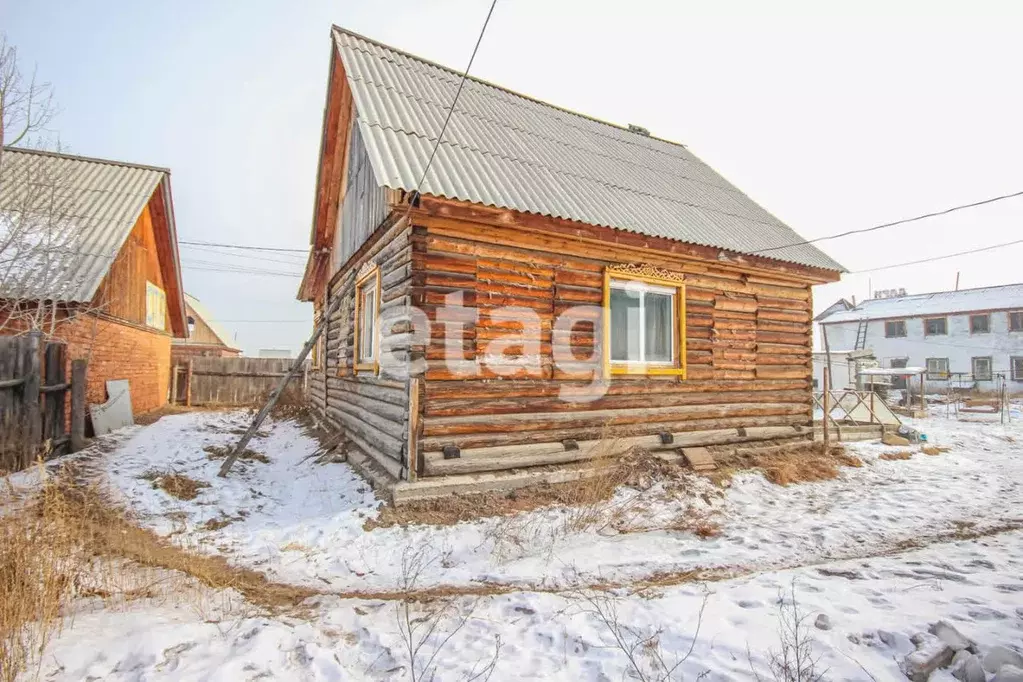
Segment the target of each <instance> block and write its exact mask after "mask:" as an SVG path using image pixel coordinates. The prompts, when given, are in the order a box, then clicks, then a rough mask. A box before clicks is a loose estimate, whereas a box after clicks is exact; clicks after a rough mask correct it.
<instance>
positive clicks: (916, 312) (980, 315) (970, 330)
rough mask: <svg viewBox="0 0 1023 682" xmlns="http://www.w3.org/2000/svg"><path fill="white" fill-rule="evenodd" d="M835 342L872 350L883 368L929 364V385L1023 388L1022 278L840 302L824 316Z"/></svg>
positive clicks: (824, 330)
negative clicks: (992, 284) (1003, 384)
mask: <svg viewBox="0 0 1023 682" xmlns="http://www.w3.org/2000/svg"><path fill="white" fill-rule="evenodd" d="M816 319H817V321H818V322H820V324H821V335H822V336H821V338H822V342H823V339H824V335H825V334H826V335H827V342H828V344H829V345H830V347H831V348H843V349H845V348H853V349H856V350H860V349H870V350H872V351H873V353H874V356H875V357H876V358H877V359H878V360H879V361H880V363H881V366H882V367H905V366H907V365H908V366H920V367H926V368H927V376H926V388H927V390H932V391H933V390H940V389H943V388H946V387H947V386H948V385H949V381H950V379H951V381H952V382H954V383H955V384H956V385H958V386H960V387H964V388H967V387H975V388H977V389H979V390H987V391H991V390H996V389H998V388H999V387H1000V386H1001V381H1002V379H1003V377H1004V380H1005V381H1006V382H1008V388H1009V391H1013V392H1016V391H1023V284H1008V285H1005V286H999V287H986V288H983V289H964V290H961V291H942V292H938V293H934V294H919V295H915V296H897V297H893V298H880V299H870V300H867V301H863V302H862V303H860V304H859V305H853V304H851V303H848V302H847V301H839V302H838V303H837V304H835V305H833V306H831V307H829V308H828V309H827V310H825V311H824V312H823V313H821V314H820V315H819V316H818V317H817V318H816Z"/></svg>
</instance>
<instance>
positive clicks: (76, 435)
mask: <svg viewBox="0 0 1023 682" xmlns="http://www.w3.org/2000/svg"><path fill="white" fill-rule="evenodd" d="M87 377H88V361H86V360H83V359H78V360H72V361H71V452H78V451H79V450H82V449H83V448H85V444H86V442H85V392H86V387H87Z"/></svg>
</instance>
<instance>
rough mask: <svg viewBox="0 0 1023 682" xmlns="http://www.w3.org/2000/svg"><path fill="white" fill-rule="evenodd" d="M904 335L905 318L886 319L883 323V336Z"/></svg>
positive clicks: (896, 336) (891, 337)
mask: <svg viewBox="0 0 1023 682" xmlns="http://www.w3.org/2000/svg"><path fill="white" fill-rule="evenodd" d="M905 335H906V321H905V320H888V321H887V322H885V323H884V337H885V338H886V339H895V338H899V337H903V336H905Z"/></svg>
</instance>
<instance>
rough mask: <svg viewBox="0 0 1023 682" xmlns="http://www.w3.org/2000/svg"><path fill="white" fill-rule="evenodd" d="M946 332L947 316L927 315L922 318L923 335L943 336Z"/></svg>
mask: <svg viewBox="0 0 1023 682" xmlns="http://www.w3.org/2000/svg"><path fill="white" fill-rule="evenodd" d="M946 334H948V318H945V317H929V318H927V319H925V320H924V336H945V335H946Z"/></svg>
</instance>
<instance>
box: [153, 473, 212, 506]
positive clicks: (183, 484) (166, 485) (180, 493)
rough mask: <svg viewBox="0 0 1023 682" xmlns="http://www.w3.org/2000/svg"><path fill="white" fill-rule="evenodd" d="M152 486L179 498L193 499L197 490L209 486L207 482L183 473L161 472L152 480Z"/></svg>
mask: <svg viewBox="0 0 1023 682" xmlns="http://www.w3.org/2000/svg"><path fill="white" fill-rule="evenodd" d="M153 486H154V487H156V488H159V489H160V490H162V491H164V492H165V493H167V494H168V495H170V496H172V497H176V498H178V499H179V500H194V499H195V498H197V497H198V496H199V491H200V490H202V489H203V488H209V487H210V484H209V483H203V482H202V481H197V480H195V479H194V478H189V477H188V476H185V475H184V474H173V473H172V474H161V475H159V476H158V477H156V478H155V479H154V480H153Z"/></svg>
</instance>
